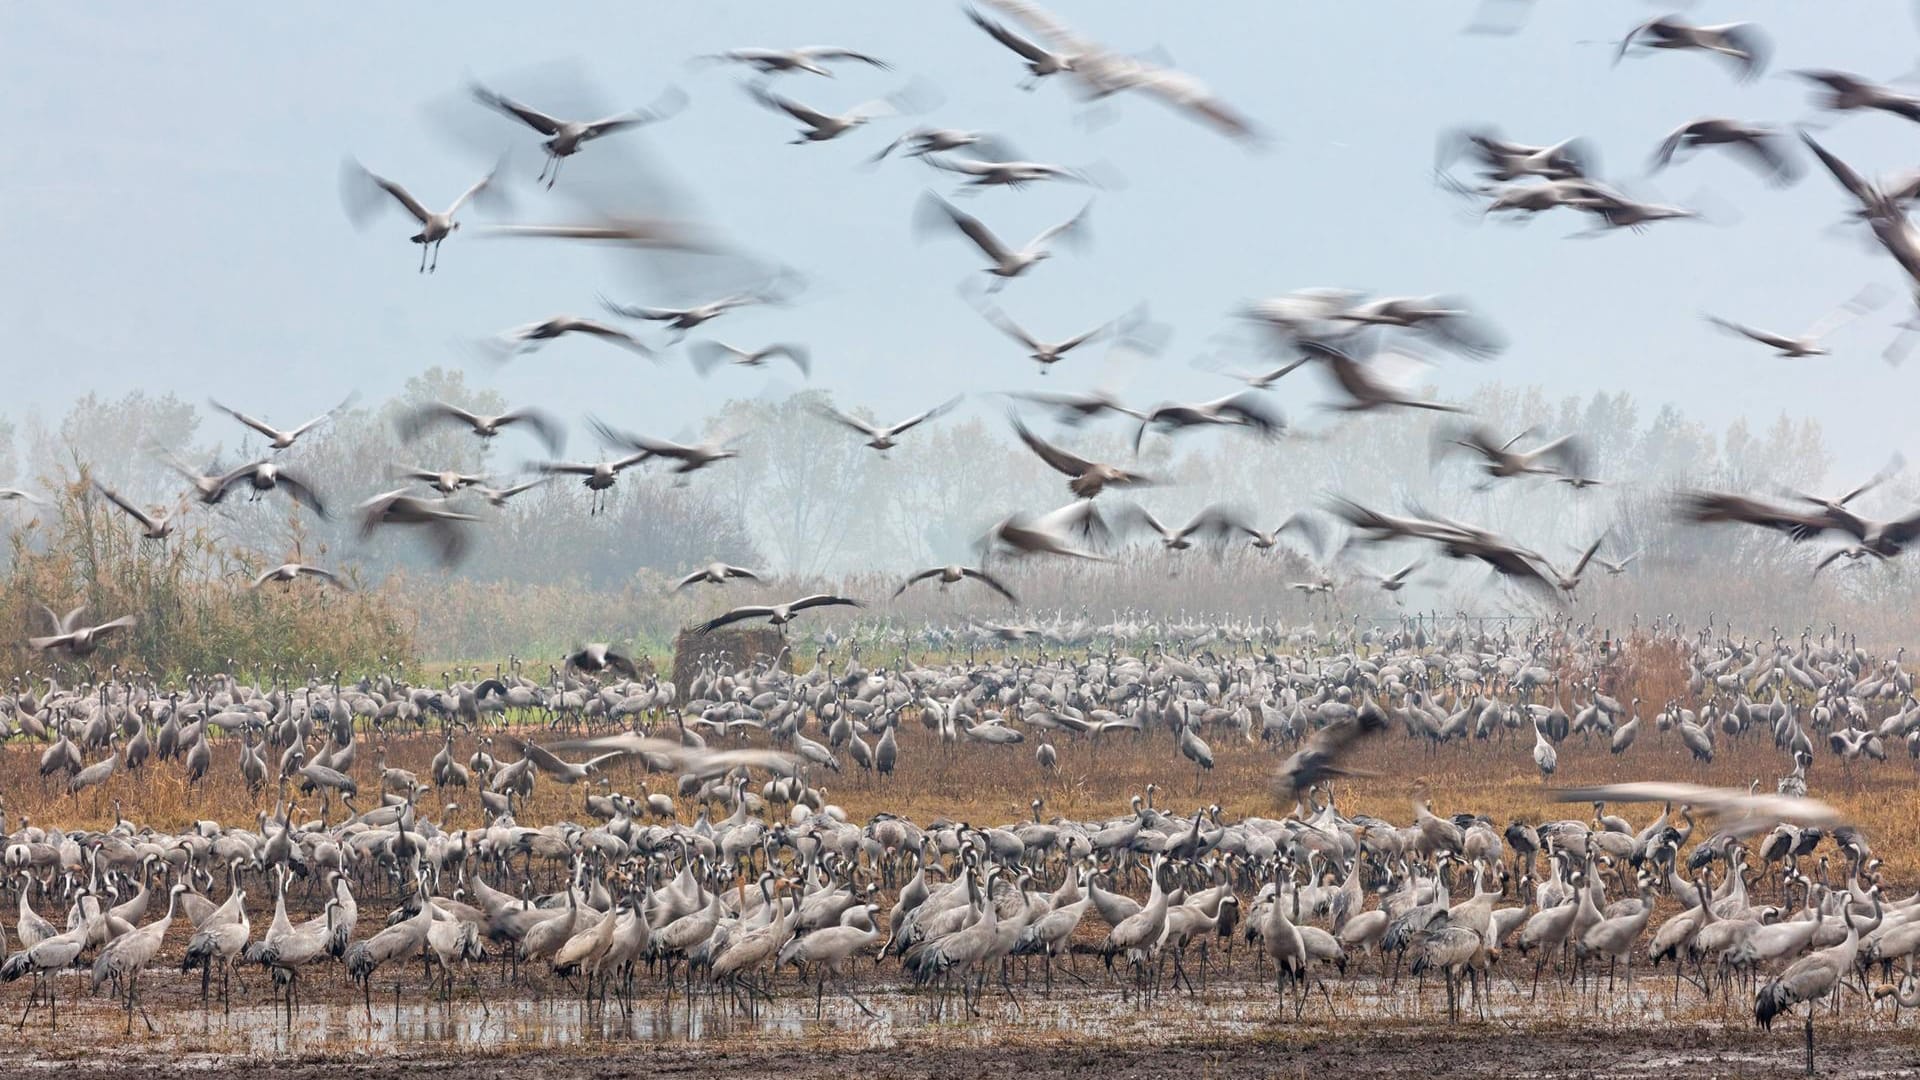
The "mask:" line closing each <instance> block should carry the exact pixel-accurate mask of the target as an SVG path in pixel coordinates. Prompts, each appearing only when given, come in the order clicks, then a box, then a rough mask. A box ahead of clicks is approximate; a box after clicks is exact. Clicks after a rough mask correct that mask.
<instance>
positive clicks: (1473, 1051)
mask: <svg viewBox="0 0 1920 1080" xmlns="http://www.w3.org/2000/svg"><path fill="white" fill-rule="evenodd" d="M1798 1034H1799V1033H1798V1032H1783V1033H1779V1034H1777V1035H1776V1036H1773V1037H1764V1038H1756V1037H1754V1036H1753V1035H1751V1034H1749V1033H1745V1032H1734V1033H1722V1034H1712V1033H1703V1032H1699V1031H1677V1032H1675V1031H1668V1032H1658V1033H1639V1032H1619V1033H1615V1032H1610V1031H1596V1030H1571V1031H1556V1032H1552V1033H1540V1034H1532V1035H1521V1034H1515V1033H1513V1032H1511V1031H1508V1030H1505V1029H1504V1028H1501V1027H1499V1026H1488V1025H1468V1026H1464V1027H1458V1028H1442V1027H1438V1026H1436V1027H1431V1028H1423V1029H1420V1030H1412V1031H1389V1032H1377V1033H1374V1034H1370V1035H1358V1036H1357V1035H1355V1034H1353V1033H1342V1034H1339V1035H1333V1034H1326V1033H1319V1034H1314V1033H1290V1032H1288V1031H1285V1030H1276V1031H1275V1032H1274V1033H1272V1034H1271V1035H1267V1036H1244V1037H1238V1038H1220V1039H1215V1038H1206V1039H1195V1040H1191V1041H1180V1042H1176V1043H1173V1044H1169V1045H1158V1046H1128V1045H1116V1044H1113V1043H1108V1042H1102V1041H1083V1040H1062V1041H1060V1042H1059V1043H1057V1044H1055V1045H1051V1046H1026V1045H1011V1046H995V1045H978V1046H974V1045H969V1046H955V1045H943V1044H940V1043H939V1042H937V1041H936V1042H930V1043H927V1044H922V1043H921V1042H920V1041H918V1040H907V1041H903V1042H901V1043H900V1044H898V1045H894V1046H888V1047H879V1048H867V1047H842V1046H836V1045H832V1044H825V1045H802V1044H795V1043H788V1042H773V1043H769V1044H766V1045H762V1046H758V1047H741V1046H728V1047H727V1048H725V1049H719V1048H708V1047H705V1046H701V1045H696V1044H688V1043H684V1042H681V1043H664V1044H663V1043H649V1042H632V1043H609V1044H604V1045H600V1046H596V1047H592V1048H590V1049H580V1050H576V1051H571V1052H568V1053H565V1054H555V1053H552V1052H529V1053H511V1052H505V1053H494V1054H481V1055H462V1054H461V1053H460V1052H458V1051H452V1052H449V1051H448V1050H447V1049H445V1048H439V1049H425V1048H418V1047H415V1048H408V1049H406V1050H403V1051H401V1052H399V1053H391V1054H390V1053H388V1052H386V1051H385V1050H378V1051H368V1052H365V1053H358V1054H354V1053H330V1054H325V1055H318V1056H310V1057H309V1056H301V1057H290V1058H282V1059H269V1058H258V1057H256V1058H247V1057H227V1056H218V1057H215V1056H206V1055H187V1056H184V1057H183V1056H177V1055H164V1056H157V1055H150V1054H143V1053H141V1052H139V1051H138V1050H137V1049H135V1050H133V1051H132V1052H130V1053H121V1052H119V1051H108V1052H103V1053H100V1054H97V1055H90V1056H88V1057H83V1058H80V1059H77V1060H62V1061H58V1062H52V1061H46V1060H44V1059H41V1060H38V1061H24V1060H19V1059H14V1060H11V1061H8V1064H9V1065H10V1066H12V1067H31V1066H32V1065H34V1064H39V1065H42V1066H54V1065H57V1067H58V1068H59V1069H60V1071H61V1074H62V1075H63V1076H67V1077H73V1078H75V1080H81V1078H92V1077H103V1078H105V1077H114V1078H118V1077H124V1076H131V1075H136V1074H146V1075H151V1074H152V1073H155V1072H165V1071H194V1072H200V1071H205V1070H207V1069H209V1068H217V1069H218V1070H219V1072H220V1074H221V1075H224V1076H230V1077H256V1076H257V1077H268V1076H271V1077H274V1078H277V1080H322V1078H325V1080H337V1078H339V1077H343V1076H351V1077H364V1078H367V1080H385V1078H388V1077H394V1078H399V1077H405V1078H407V1080H440V1078H446V1080H467V1078H470V1077H472V1076H473V1074H474V1072H475V1070H476V1069H479V1070H484V1075H486V1076H490V1077H498V1078H503V1080H570V1078H574V1077H580V1078H583V1080H584V1078H589V1077H591V1078H613V1077H657V1076H686V1077H707V1076H780V1077H784V1078H788V1080H814V1078H819V1080H844V1078H848V1077H863V1078H875V1080H879V1078H902V1080H905V1078H923V1077H924V1078H928V1080H950V1078H954V1077H960V1076H1018V1077H1022V1078H1023V1080H1053V1078H1061V1080H1067V1078H1072V1080H1086V1078H1088V1077H1098V1078H1100V1080H1135V1078H1138V1080H1150V1078H1161V1077H1188V1078H1193V1080H1199V1078H1219V1080H1239V1078H1256V1077H1259V1078H1265V1077H1420V1078H1431V1080H1439V1078H1447V1077H1483V1076H1500V1077H1508V1078H1521V1077H1568V1078H1581V1077H1593V1078H1596V1080H1597V1078H1606V1080H1619V1078H1636V1077H1659V1078H1661V1080H1667V1078H1671V1077H1681V1076H1684V1077H1698V1078H1703V1080H1704V1078H1708V1077H1743V1078H1756V1080H1758V1078H1764V1077H1783V1078H1784V1077H1796V1076H1801V1075H1803V1073H1802V1059H1801V1057H1800V1055H1799V1052H1798V1051H1799V1046H1798V1042H1799V1039H1798ZM9 1057H12V1055H5V1056H0V1060H6V1059H7V1058H9ZM1818 1074H1819V1075H1821V1076H1833V1077H1863V1078H1864V1077H1907V1076H1915V1075H1920V1048H1916V1047H1915V1046H1914V1045H1913V1044H1912V1043H1911V1042H1910V1041H1908V1040H1905V1039H1899V1040H1889V1039H1876V1040H1868V1041H1864V1042H1856V1041H1846V1042H1844V1043H1843V1042H1841V1041H1839V1040H1836V1042H1835V1045H1833V1046H1831V1047H1828V1048H1826V1049H1825V1050H1823V1051H1822V1053H1821V1055H1820V1059H1819V1062H1818Z"/></svg>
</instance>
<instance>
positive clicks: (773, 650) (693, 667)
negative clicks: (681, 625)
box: [673, 626, 793, 695]
mask: <svg viewBox="0 0 1920 1080" xmlns="http://www.w3.org/2000/svg"><path fill="white" fill-rule="evenodd" d="M785 646H786V639H784V638H782V637H781V636H780V632H779V631H777V630H775V629H773V628H772V627H770V626H723V627H721V628H720V629H718V630H715V631H714V632H712V633H710V634H696V633H694V632H693V631H692V630H682V631H680V632H679V633H678V634H676V635H674V638H673V685H674V686H676V687H679V689H680V693H681V694H683V695H684V694H685V693H686V691H687V687H689V686H691V685H693V679H694V676H696V675H698V674H699V673H700V668H701V667H702V665H703V662H713V663H718V664H721V665H723V666H725V667H728V668H734V669H738V668H743V667H745V666H747V665H748V664H750V663H753V662H754V661H756V660H758V661H766V660H770V659H772V658H773V657H775V656H780V657H781V659H780V666H781V668H782V669H784V670H787V671H792V670H793V653H792V651H791V650H788V651H787V652H786V653H785V655H781V650H782V649H783V648H784V647H785Z"/></svg>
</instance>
